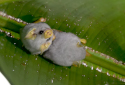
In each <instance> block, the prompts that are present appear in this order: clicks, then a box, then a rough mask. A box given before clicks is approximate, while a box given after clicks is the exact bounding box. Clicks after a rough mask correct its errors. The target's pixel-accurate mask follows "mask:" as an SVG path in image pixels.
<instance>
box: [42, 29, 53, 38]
mask: <svg viewBox="0 0 125 85" xmlns="http://www.w3.org/2000/svg"><path fill="white" fill-rule="evenodd" d="M52 35H53V30H52V29H47V30H45V32H44V38H45V39H46V38H50V37H51V36H52Z"/></svg>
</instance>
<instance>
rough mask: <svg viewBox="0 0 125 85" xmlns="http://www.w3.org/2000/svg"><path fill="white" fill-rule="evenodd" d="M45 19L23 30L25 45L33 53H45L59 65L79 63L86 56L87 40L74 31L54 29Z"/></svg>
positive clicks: (22, 38)
mask: <svg viewBox="0 0 125 85" xmlns="http://www.w3.org/2000/svg"><path fill="white" fill-rule="evenodd" d="M45 21H46V19H44V18H40V20H38V21H36V22H35V23H31V24H28V25H26V26H25V27H24V28H23V29H22V30H21V40H22V42H23V44H24V47H25V48H26V49H27V50H29V51H30V52H31V53H32V54H43V56H44V57H45V58H47V59H49V60H51V61H52V62H53V63H55V64H57V65H61V66H71V65H78V64H79V61H80V60H82V59H84V58H85V56H86V51H85V48H84V44H85V43H86V40H85V39H80V38H78V37H77V36H76V35H74V34H72V33H66V32H61V31H57V30H53V29H51V28H50V26H49V25H48V24H46V23H45Z"/></svg>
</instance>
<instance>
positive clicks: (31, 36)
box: [22, 23, 53, 53]
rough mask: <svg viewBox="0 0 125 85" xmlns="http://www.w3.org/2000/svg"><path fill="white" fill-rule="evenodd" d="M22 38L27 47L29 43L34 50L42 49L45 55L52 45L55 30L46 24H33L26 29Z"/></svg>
mask: <svg viewBox="0 0 125 85" xmlns="http://www.w3.org/2000/svg"><path fill="white" fill-rule="evenodd" d="M22 36H23V40H22V41H23V42H24V45H25V42H27V43H26V45H28V43H29V44H30V46H31V47H32V48H37V49H40V50H41V53H43V52H44V51H46V50H47V49H48V48H49V46H50V45H51V43H52V39H53V30H52V29H51V28H50V26H49V25H47V24H46V23H32V24H28V25H27V26H25V27H24V29H23V31H22ZM34 45H35V46H34ZM30 46H29V47H30ZM33 46H34V47H33ZM32 48H31V49H32ZM29 49H30V48H29ZM34 50H35V49H34Z"/></svg>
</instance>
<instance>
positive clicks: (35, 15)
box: [0, 0, 125, 85]
mask: <svg viewBox="0 0 125 85" xmlns="http://www.w3.org/2000/svg"><path fill="white" fill-rule="evenodd" d="M11 1H13V0H5V1H4V2H3V1H0V3H1V5H0V11H3V12H5V13H6V14H8V15H11V16H13V17H15V18H11V19H9V18H8V15H6V16H4V17H3V16H0V27H1V28H0V29H1V30H2V32H1V33H0V70H1V71H2V73H4V75H5V76H6V77H7V79H8V80H9V81H10V83H11V84H12V85H45V84H48V85H51V84H54V85H76V84H78V85H83V84H84V85H97V84H99V85H105V84H109V85H114V84H116V85H120V84H121V85H122V84H125V83H124V82H125V73H124V70H125V66H124V65H123V64H124V62H125V57H124V55H125V51H124V50H125V45H124V41H125V40H124V34H125V30H124V27H125V25H124V20H125V17H124V16H125V15H124V14H125V12H124V7H125V4H124V3H125V1H123V0H122V1H118V0H105V1H101V0H100V1H99V0H84V1H83V0H77V1H72V0H63V1H62V0H59V1H55V0H48V1H46V0H25V1H13V2H11ZM40 17H44V18H47V23H48V24H49V25H50V26H51V27H52V28H54V29H58V30H61V31H66V32H72V33H74V34H76V35H77V36H79V37H80V38H85V39H86V40H87V44H86V45H87V46H88V47H91V48H93V49H94V50H91V49H87V51H88V52H89V53H90V55H89V56H88V57H86V59H85V60H82V61H81V62H82V64H81V66H80V67H62V66H57V65H55V64H52V63H51V62H49V61H47V60H45V59H43V58H42V57H41V56H39V55H38V56H34V55H31V54H30V53H29V52H28V51H27V50H26V49H25V48H24V47H22V43H21V41H20V40H19V32H20V29H21V28H23V26H25V24H23V23H19V22H17V21H19V20H17V19H16V18H20V19H22V20H23V21H25V22H28V23H31V22H34V21H35V20H37V19H39V18H40ZM8 32H10V33H11V35H12V36H10V34H9V33H8ZM95 50H96V52H95ZM97 51H99V52H101V53H104V54H106V55H103V54H101V53H99V52H97ZM107 55H109V56H111V57H109V56H107ZM114 58H115V59H114ZM116 59H117V60H116ZM117 61H121V62H122V63H121V62H117Z"/></svg>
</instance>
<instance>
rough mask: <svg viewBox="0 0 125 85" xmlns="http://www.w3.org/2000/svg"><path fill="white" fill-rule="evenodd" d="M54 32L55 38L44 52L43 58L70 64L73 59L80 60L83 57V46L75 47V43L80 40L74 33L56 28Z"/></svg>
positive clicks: (65, 64) (60, 63)
mask: <svg viewBox="0 0 125 85" xmlns="http://www.w3.org/2000/svg"><path fill="white" fill-rule="evenodd" d="M54 34H55V36H56V38H55V40H54V41H53V42H52V44H51V46H50V48H49V49H48V50H47V51H46V52H45V54H44V57H45V58H47V59H49V60H51V61H52V62H53V63H55V64H58V65H61V66H71V65H72V64H73V62H74V61H80V60H82V59H84V58H85V55H86V51H85V48H84V47H77V43H78V42H79V43H81V42H80V40H79V38H78V37H77V36H76V35H74V34H72V33H66V32H58V31H56V30H55V31H54Z"/></svg>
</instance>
